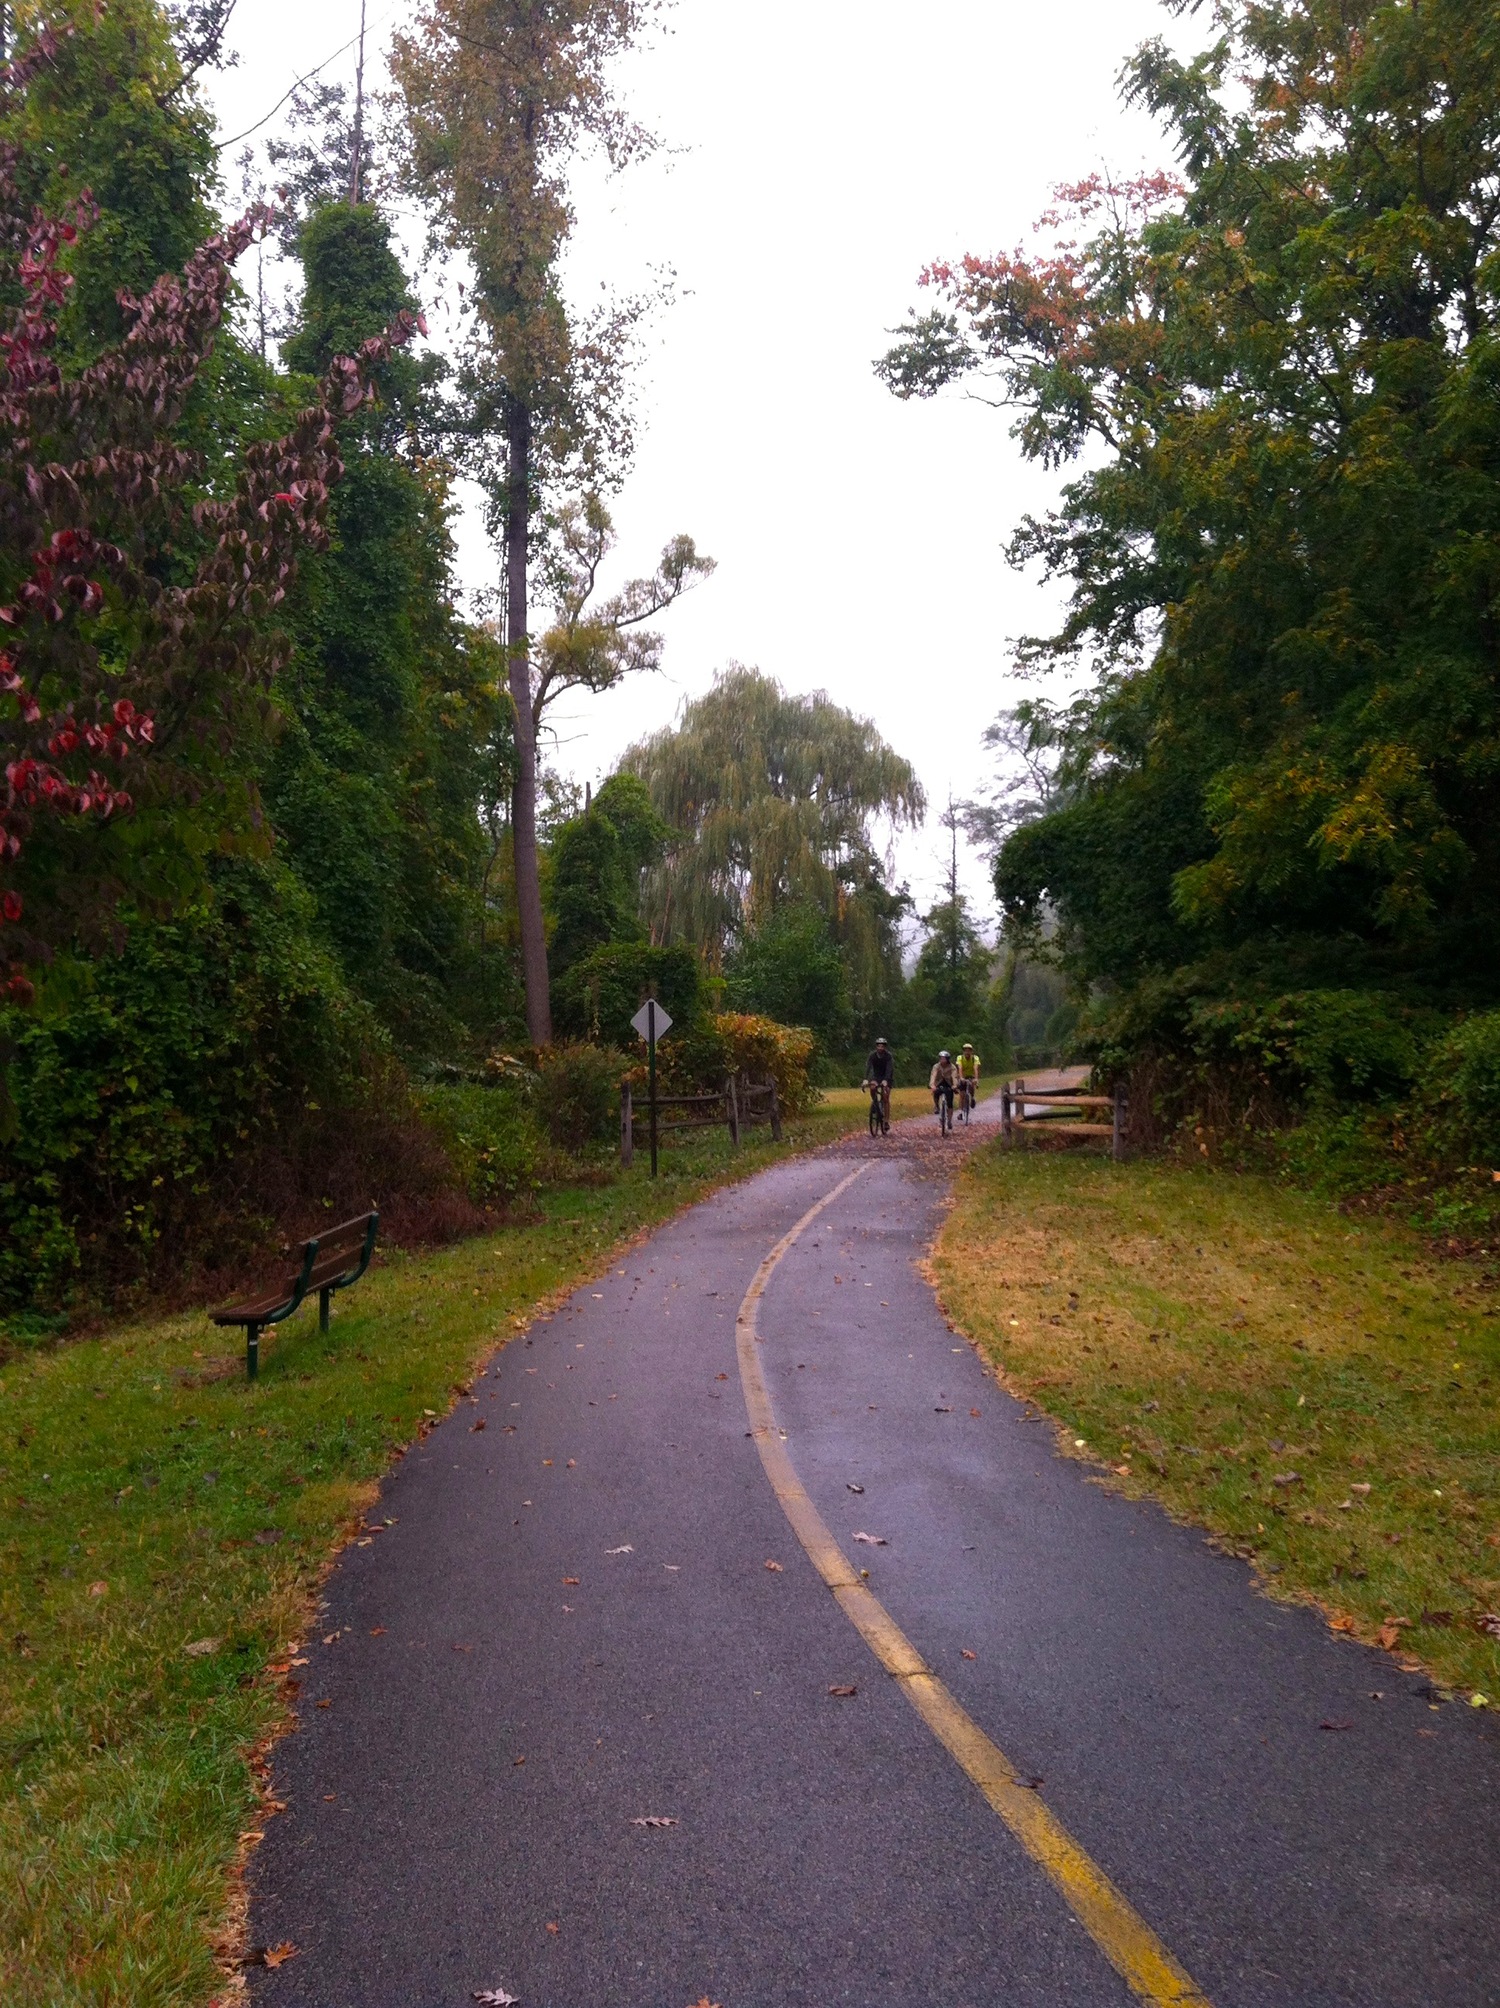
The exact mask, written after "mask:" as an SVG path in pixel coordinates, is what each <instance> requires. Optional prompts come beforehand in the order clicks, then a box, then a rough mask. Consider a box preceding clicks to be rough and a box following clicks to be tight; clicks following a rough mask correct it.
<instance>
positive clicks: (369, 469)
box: [264, 205, 510, 1052]
mask: <svg viewBox="0 0 1500 2008" xmlns="http://www.w3.org/2000/svg"><path fill="white" fill-rule="evenodd" d="M299 251H300V255H301V259H302V264H303V269H304V272H305V276H306V284H305V288H304V291H303V296H302V302H301V308H300V313H299V324H298V327H297V329H296V331H295V332H294V334H293V335H292V336H291V338H290V339H289V340H288V341H287V342H286V343H285V344H284V345H283V355H284V357H285V359H286V361H287V363H288V364H289V365H290V366H291V367H292V368H293V369H294V370H300V371H303V372H305V373H307V374H308V375H316V374H317V373H318V372H320V371H321V370H323V369H325V368H326V367H327V365H328V363H329V361H330V360H331V359H332V357H333V356H334V355H336V354H340V353H348V352H350V351H352V350H353V349H354V348H355V347H357V346H358V344H359V343H360V342H361V341H362V340H363V339H364V338H365V337H366V336H367V335H369V334H372V333H374V332H376V331H378V330H379V329H380V328H383V327H384V326H386V325H387V323H388V322H389V321H390V320H391V319H392V318H393V317H394V316H395V315H396V314H397V313H398V312H399V311H400V310H401V309H402V308H403V307H410V306H411V305H412V304H413V303H412V301H411V298H410V295H409V292H408V288H407V283H406V279H405V276H404V274H403V273H402V271H401V267H400V264H399V262H398V261H397V259H396V257H395V254H394V253H393V251H392V250H391V248H390V227H389V225H388V224H387V222H386V220H385V219H384V217H382V216H381V215H380V214H379V213H378V212H377V211H376V210H374V209H373V208H370V207H368V206H364V205H360V206H357V207H349V206H345V205H336V206H332V207H329V208H325V209H322V210H319V211H317V212H315V213H314V215H313V216H312V217H311V218H310V219H309V221H308V223H307V224H306V225H305V226H304V228H303V230H302V233H301V236H300V240H299ZM432 375H433V372H432V369H431V367H430V365H429V366H424V365H423V364H421V363H418V362H416V361H414V360H413V359H412V358H410V357H407V356H404V355H403V356H395V357H393V358H392V359H391V361H390V363H389V364H388V365H387V366H386V368H385V370H384V371H383V372H382V381H381V384H380V391H381V398H380V402H379V404H378V405H376V406H374V407H372V408H370V409H369V410H368V412H366V413H365V414H362V415H361V417H360V419H359V421H358V422H357V425H356V426H355V427H354V428H352V432H353V436H352V437H351V438H350V439H349V440H348V441H347V443H346V455H347V468H346V473H345V477H344V480H343V482H342V483H341V485H340V487H339V489H338V490H337V492H336V493H335V496H334V500H333V506H332V510H331V517H330V527H331V529H332V532H333V541H332V545H331V548H330V549H329V550H328V552H326V553H325V554H323V555H321V556H318V557H315V558H313V559H311V560H310V561H309V562H308V563H307V564H305V565H304V567H303V572H302V577H301V580H300V582H299V586H298V589H297V593H296V596H295V600H294V603H293V608H292V616H291V617H292V622H293V626H294V632H295V639H296V649H295V653H294V655H293V657H292V661H291V664H290V666H289V669H288V672H287V674H286V675H285V676H284V678H283V679H282V686H281V690H280V692H279V696H280V699H281V709H282V711H283V714H284V717H285V721H286V722H285V725H284V726H283V729H282V731H281V733H280V735H279V739H278V743H277V746H276V749H275V754H274V757H273V759H272V761H271V764H270V767H269V770H268V772H267V774H266V777H265V783H264V788H265V797H266V802H267V806H268V808H269V810H270V813H271V820H272V823H273V826H274V827H275V829H276V831H277V834H278V836H279V837H280V838H281V840H282V846H283V848H284V850H285V852H286V855H287V856H288V858H289V859H290V861H291V863H292V866H293V868H294V869H295V870H296V871H297V872H298V873H299V875H300V876H301V877H302V878H303V880H304V882H305V883H306V885H307V886H308V889H309V891H311V893H312V894H313V898H314V900H315V902H316V906H317V913H318V923H319V930H320V933H321V934H322V935H323V937H324V938H325V939H326V940H327V941H328V942H329V943H330V944H331V945H332V946H333V947H334V949H335V950H336V952H337V955H338V958H339V963H340V966H341V968H342V969H343V971H344V973H345V975H346V976H347V978H348V980H349V981H350V982H351V983H352V984H353V985H354V986H355V987H356V988H357V989H358V991H359V992H360V994H361V995H363V996H365V997H368V998H369V999H370V1000H371V1002H372V1003H373V1004H374V1005H375V1007H376V1008H377V1010H378V1011H379V1012H380V1015H381V1017H382V1019H383V1020H384V1021H385V1023H386V1024H387V1025H388V1026H389V1027H390V1029H391V1031H392V1033H393V1034H394V1036H395V1037H396V1038H397V1039H398V1041H399V1043H400V1044H401V1045H402V1046H403V1047H404V1048H405V1049H406V1050H408V1051H410V1052H423V1051H427V1050H433V1049H436V1048H439V1047H441V1046H443V1045H444V1044H446V1043H448V1042H451V1040H452V1039H453V1038H454V1037H455V1036H461V1032H460V1027H461V1025H462V1023H463V1021H464V1020H466V1019H467V1020H468V1021H469V1022H470V1023H472V1024H474V1026H475V1029H476V1030H477V1029H479V1027H478V1024H477V1016H476V1014H479V1013H481V1012H482V1010H483V1008H484V996H483V992H482V989H481V976H480V970H479V960H480V956H481V953H482V935H481V924H482V914H481V912H480V908H479V904H478V898H477V893H478V887H479V884H480V881H481V878H482V874H483V864H484V843H483V838H482V834H481V831H480V827H479V822H478V818H477V816H476V815H475V804H476V802H477V801H478V800H479V799H480V798H481V796H482V795H484V794H485V792H486V791H489V792H490V793H493V794H498V793H500V792H501V791H503V788H504V786H505V783H506V778H507V774H508V767H509V758H510V734H509V731H508V729H507V725H508V713H507V711H506V710H505V709H504V708H503V706H502V701H501V699H500V697H499V685H500V682H501V678H502V673H503V663H502V661H501V658H500V651H499V650H498V649H497V648H496V647H495V646H494V645H493V643H491V642H490V641H489V639H488V637H486V636H485V635H483V634H482V633H479V632H477V631H476V630H474V629H472V628H469V627H466V626H465V625H464V624H463V623H462V622H460V621H459V620H458V619H457V617H456V615H455V613H454V611H453V607H452V603H451V598H450V580H449V570H450V563H451V551H450V546H449V540H448V535H447V507H448V504H447V489H446V482H445V479H444V475H443V470H442V466H441V463H440V462H438V461H437V460H435V459H434V458H433V457H432V456H431V455H430V454H429V453H427V452H426V451H425V450H424V449H425V448H426V447H427V445H428V441H429V436H430V434H431V432H432V429H433V422H434V413H433V411H432V408H431V404H432V397H431V392H432Z"/></svg>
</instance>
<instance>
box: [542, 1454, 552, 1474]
mask: <svg viewBox="0 0 1500 2008" xmlns="http://www.w3.org/2000/svg"><path fill="white" fill-rule="evenodd" d="M542 1468H543V1470H545V1471H550V1470H551V1469H552V1459H551V1458H550V1457H544V1458H543V1459H542Z"/></svg>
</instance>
